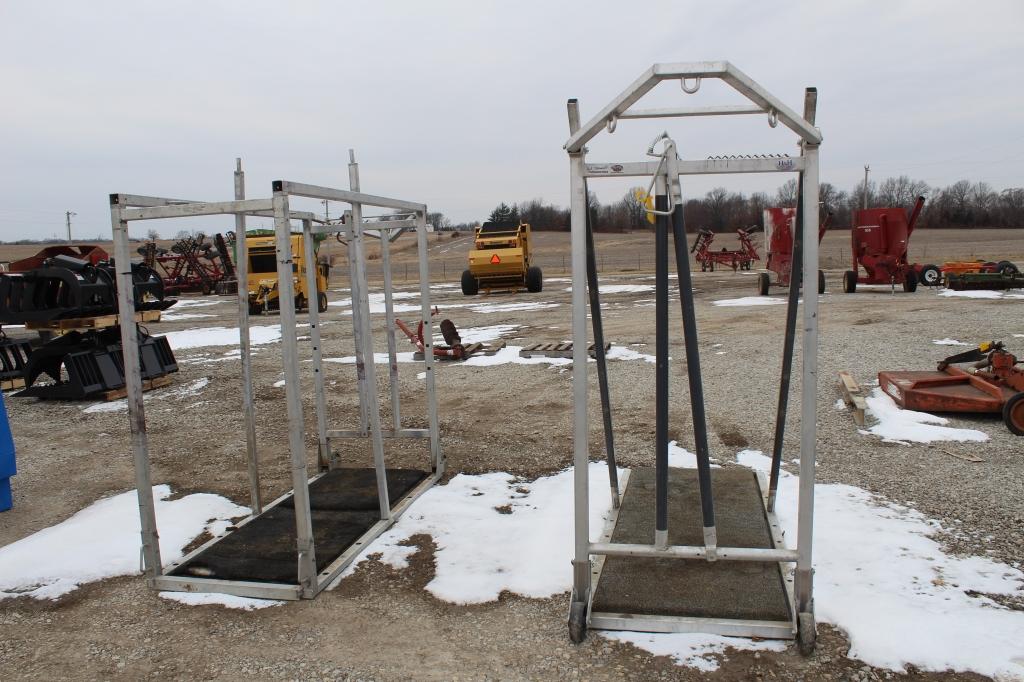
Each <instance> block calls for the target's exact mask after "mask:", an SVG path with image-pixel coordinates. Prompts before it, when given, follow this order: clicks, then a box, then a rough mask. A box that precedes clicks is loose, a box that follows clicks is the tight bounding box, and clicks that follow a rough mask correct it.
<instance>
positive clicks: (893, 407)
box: [864, 387, 989, 445]
mask: <svg viewBox="0 0 1024 682" xmlns="http://www.w3.org/2000/svg"><path fill="white" fill-rule="evenodd" d="M865 402H866V403H867V406H868V413H869V414H870V416H872V417H873V418H874V419H875V420H876V422H877V423H875V424H874V425H872V426H870V427H869V428H868V429H867V431H865V432H864V433H873V434H875V435H876V436H881V437H882V440H884V441H886V442H887V443H902V444H903V445H908V444H909V443H910V442H915V443H932V442H934V441H960V442H984V441H987V440H988V439H989V437H988V434H987V433H985V432H983V431H977V430H975V429H954V428H951V427H948V426H945V425H946V424H948V423H949V420H948V419H946V418H945V417H939V416H937V415H934V414H928V413H927V412H916V411H914V410H904V409H903V408H901V407H900V406H899V405H897V404H896V402H895V401H894V400H893V399H892V398H890V397H889V396H888V395H886V394H885V392H884V391H882V389H881V388H880V387H879V388H875V389H874V390H873V391H872V392H871V395H869V396H868V397H867V398H865Z"/></svg>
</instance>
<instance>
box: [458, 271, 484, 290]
mask: <svg viewBox="0 0 1024 682" xmlns="http://www.w3.org/2000/svg"><path fill="white" fill-rule="evenodd" d="M479 292H480V280H478V279H477V278H476V277H474V276H473V273H472V272H470V271H469V270H463V271H462V295H463V296H476V295H477V294H478V293H479Z"/></svg>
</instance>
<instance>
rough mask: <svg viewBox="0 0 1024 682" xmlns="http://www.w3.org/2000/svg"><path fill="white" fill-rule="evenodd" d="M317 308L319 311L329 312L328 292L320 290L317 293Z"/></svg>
mask: <svg viewBox="0 0 1024 682" xmlns="http://www.w3.org/2000/svg"><path fill="white" fill-rule="evenodd" d="M316 309H317V312H321V313H326V312H327V294H325V293H323V292H320V293H319V294H317V295H316Z"/></svg>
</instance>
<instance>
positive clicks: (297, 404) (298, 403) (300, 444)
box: [273, 191, 316, 597]
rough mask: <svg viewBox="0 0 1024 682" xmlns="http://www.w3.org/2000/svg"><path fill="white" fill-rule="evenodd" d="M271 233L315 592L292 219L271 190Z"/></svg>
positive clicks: (301, 560) (299, 519)
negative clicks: (293, 264) (273, 233)
mask: <svg viewBox="0 0 1024 682" xmlns="http://www.w3.org/2000/svg"><path fill="white" fill-rule="evenodd" d="M273 204H274V232H275V236H276V238H277V294H278V298H277V301H278V308H279V309H280V311H281V357H282V362H283V365H284V381H285V384H284V391H285V400H286V402H287V413H288V449H289V451H290V453H291V469H292V486H293V500H294V502H295V542H296V547H297V549H298V577H299V585H301V586H302V588H303V594H304V595H306V596H309V597H312V596H313V595H314V594H316V554H315V552H316V550H315V547H314V545H313V524H312V519H311V513H310V509H309V472H308V471H307V470H306V443H305V440H306V428H305V422H304V419H303V415H302V396H301V393H300V391H301V387H300V386H299V347H298V341H297V340H296V338H295V282H294V280H293V277H294V276H295V275H294V274H293V271H292V267H293V266H292V262H293V261H292V236H291V220H290V219H289V217H288V213H289V210H288V195H287V194H285V193H284V192H281V191H275V192H274V198H273Z"/></svg>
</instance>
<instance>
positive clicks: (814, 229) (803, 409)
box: [794, 144, 818, 613]
mask: <svg viewBox="0 0 1024 682" xmlns="http://www.w3.org/2000/svg"><path fill="white" fill-rule="evenodd" d="M803 190H804V192H803V194H804V196H803V199H804V204H803V223H804V253H803V270H804V275H803V280H804V282H807V283H808V284H809V283H811V282H815V281H817V280H816V278H815V274H816V272H817V269H818V146H817V145H811V144H805V145H804V173H803ZM794 265H795V264H794ZM803 322H804V334H803V343H802V346H801V350H802V355H803V358H802V359H803V366H802V370H803V371H802V375H801V379H800V381H801V384H800V511H799V514H798V519H797V553H798V558H797V564H796V575H795V582H794V594H795V597H796V603H797V612H799V613H810V612H813V610H814V599H813V594H814V593H813V584H812V573H813V571H812V567H811V542H812V540H813V535H814V475H815V471H814V463H815V448H816V442H815V441H816V438H817V428H816V426H817V422H816V420H817V390H818V296H817V290H816V289H811V288H810V287H808V290H807V291H805V292H804V318H803Z"/></svg>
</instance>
